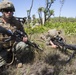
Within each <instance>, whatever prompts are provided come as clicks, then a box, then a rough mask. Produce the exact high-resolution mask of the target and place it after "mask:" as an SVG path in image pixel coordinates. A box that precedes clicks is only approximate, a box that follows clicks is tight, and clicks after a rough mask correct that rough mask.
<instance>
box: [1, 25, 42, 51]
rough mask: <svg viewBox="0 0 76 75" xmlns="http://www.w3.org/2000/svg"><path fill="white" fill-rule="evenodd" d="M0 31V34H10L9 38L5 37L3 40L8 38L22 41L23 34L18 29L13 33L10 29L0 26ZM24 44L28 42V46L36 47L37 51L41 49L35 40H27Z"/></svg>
mask: <svg viewBox="0 0 76 75" xmlns="http://www.w3.org/2000/svg"><path fill="white" fill-rule="evenodd" d="M0 33H2V34H7V35H9V36H11V37H10V38H8V39H6V40H5V41H4V42H8V41H10V40H15V41H17V42H19V41H22V38H23V37H24V36H25V34H24V33H23V32H22V31H20V30H16V31H15V32H14V33H13V32H11V31H10V30H7V29H5V28H3V27H2V26H0ZM26 44H28V45H29V46H32V47H34V48H36V49H37V51H38V50H39V51H43V50H42V49H41V48H40V47H39V45H38V44H36V43H35V42H31V41H29V40H27V42H26Z"/></svg>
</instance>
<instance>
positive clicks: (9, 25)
mask: <svg viewBox="0 0 76 75" xmlns="http://www.w3.org/2000/svg"><path fill="white" fill-rule="evenodd" d="M12 23H13V20H12ZM12 23H11V22H10V23H6V24H5V23H4V22H3V21H2V19H1V18H0V26H2V27H4V28H6V29H7V30H11V31H12V32H14V30H15V28H14V27H15V25H14V24H12ZM9 37H10V36H8V35H6V34H3V33H0V43H1V44H2V47H4V48H7V47H9V46H12V45H13V43H14V41H13V40H11V41H9V42H4V41H3V40H4V39H7V38H9Z"/></svg>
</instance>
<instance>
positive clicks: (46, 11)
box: [44, 0, 55, 22]
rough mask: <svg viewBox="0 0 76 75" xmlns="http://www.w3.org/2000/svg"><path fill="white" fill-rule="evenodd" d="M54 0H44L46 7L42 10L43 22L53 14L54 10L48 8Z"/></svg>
mask: <svg viewBox="0 0 76 75" xmlns="http://www.w3.org/2000/svg"><path fill="white" fill-rule="evenodd" d="M54 1H55V0H46V7H45V10H44V22H46V21H47V20H48V19H49V18H50V16H51V15H54V10H50V8H51V6H52V4H53V3H54Z"/></svg>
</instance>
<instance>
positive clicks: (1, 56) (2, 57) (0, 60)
mask: <svg viewBox="0 0 76 75" xmlns="http://www.w3.org/2000/svg"><path fill="white" fill-rule="evenodd" d="M7 7H8V9H12V10H13V11H15V8H14V6H13V4H12V3H10V2H6V1H5V2H4V1H3V2H2V3H1V4H0V11H1V12H2V11H3V9H5V8H7ZM0 26H2V27H4V28H6V29H8V30H11V31H12V32H14V31H15V27H16V29H18V30H21V31H22V32H24V28H23V26H22V25H21V23H20V22H19V21H18V20H16V18H15V17H11V18H10V20H9V22H8V23H5V22H4V20H3V18H2V17H1V18H0ZM24 33H25V32H24ZM8 37H9V36H7V35H4V34H2V33H0V43H1V44H0V47H1V48H0V67H1V66H3V65H5V64H6V60H7V50H5V49H6V47H9V46H13V44H14V42H15V41H14V40H11V41H10V42H8V43H4V42H3V40H4V39H6V38H8ZM2 43H3V44H2ZM25 47H26V44H24V42H19V43H18V44H17V46H16V50H17V51H18V50H24V49H25Z"/></svg>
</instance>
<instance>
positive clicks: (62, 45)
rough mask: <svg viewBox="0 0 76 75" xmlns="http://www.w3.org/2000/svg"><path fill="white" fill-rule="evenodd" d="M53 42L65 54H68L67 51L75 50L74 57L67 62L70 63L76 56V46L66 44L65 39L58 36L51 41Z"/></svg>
mask: <svg viewBox="0 0 76 75" xmlns="http://www.w3.org/2000/svg"><path fill="white" fill-rule="evenodd" d="M51 41H52V42H53V43H54V44H55V45H57V46H58V48H59V49H61V50H62V51H63V52H66V50H67V49H68V50H73V51H74V52H73V53H72V55H71V56H70V57H69V59H68V60H67V62H69V61H70V60H71V59H72V58H73V57H74V55H75V54H76V45H72V44H66V43H65V41H64V39H63V38H62V37H60V36H58V35H57V36H56V37H54V38H52V39H51Z"/></svg>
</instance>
